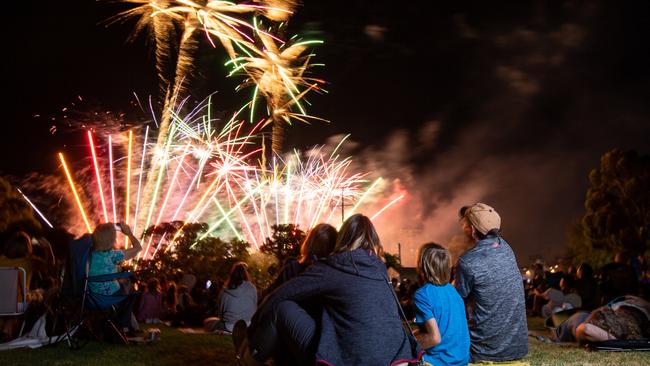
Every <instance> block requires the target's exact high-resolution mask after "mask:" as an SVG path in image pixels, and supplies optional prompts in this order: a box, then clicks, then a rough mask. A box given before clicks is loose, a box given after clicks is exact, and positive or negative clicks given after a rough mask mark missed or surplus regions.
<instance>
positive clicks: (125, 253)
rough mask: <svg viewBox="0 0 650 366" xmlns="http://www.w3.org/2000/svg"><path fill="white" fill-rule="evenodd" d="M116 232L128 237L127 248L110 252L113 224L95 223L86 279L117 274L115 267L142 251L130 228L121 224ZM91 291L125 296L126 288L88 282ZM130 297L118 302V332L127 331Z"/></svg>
mask: <svg viewBox="0 0 650 366" xmlns="http://www.w3.org/2000/svg"><path fill="white" fill-rule="evenodd" d="M117 227H119V228H120V231H121V232H122V233H123V234H124V235H126V236H127V237H128V238H129V242H130V243H131V248H129V249H126V250H114V249H113V248H114V246H115V239H116V235H117V234H116V232H117V231H116V225H115V224H113V223H106V224H99V225H97V227H96V228H95V231H93V235H92V237H93V252H92V255H91V259H90V269H89V271H88V276H89V277H92V276H99V275H105V274H111V273H117V272H119V268H118V264H120V263H122V262H124V261H126V260H129V259H132V258H135V256H136V255H138V253H139V252H140V251H141V250H142V246H141V245H140V241H139V240H138V239H137V238H136V237H135V236H134V235H133V233H132V232H131V228H130V227H129V226H128V225H127V224H125V223H120V224H119V225H117ZM88 286H89V288H90V291H91V292H94V293H96V294H100V295H108V296H110V295H116V294H128V293H129V287H130V286H127V285H121V284H120V282H118V281H117V280H112V281H106V282H89V283H88ZM133 304H134V297H131V296H130V297H127V298H126V299H125V300H123V301H122V302H121V303H120V307H119V309H118V317H119V326H120V327H122V330H124V331H129V330H130V329H131V315H132V314H133Z"/></svg>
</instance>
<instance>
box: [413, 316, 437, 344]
mask: <svg viewBox="0 0 650 366" xmlns="http://www.w3.org/2000/svg"><path fill="white" fill-rule="evenodd" d="M424 326H425V327H426V329H427V332H426V333H418V337H417V338H418V342H419V343H420V346H422V348H423V349H429V348H431V347H433V346H437V345H439V344H440V341H441V339H440V330H439V329H438V322H436V319H435V318H431V319H429V320H427V321H426V322H424Z"/></svg>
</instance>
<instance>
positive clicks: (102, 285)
mask: <svg viewBox="0 0 650 366" xmlns="http://www.w3.org/2000/svg"><path fill="white" fill-rule="evenodd" d="M123 260H124V251H122V250H109V251H105V252H93V253H92V257H91V259H90V270H89V271H88V276H99V275H105V274H109V273H117V272H118V271H117V264H118V263H120V262H122V261H123ZM88 286H90V290H91V291H92V292H94V293H96V294H101V295H112V294H114V293H116V292H117V291H119V290H120V284H119V283H118V282H117V281H116V280H113V281H106V282H89V283H88Z"/></svg>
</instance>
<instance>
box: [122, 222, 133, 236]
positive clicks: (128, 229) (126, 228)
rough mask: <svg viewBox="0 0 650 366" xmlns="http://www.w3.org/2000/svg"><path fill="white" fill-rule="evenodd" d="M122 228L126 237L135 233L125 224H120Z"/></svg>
mask: <svg viewBox="0 0 650 366" xmlns="http://www.w3.org/2000/svg"><path fill="white" fill-rule="evenodd" d="M119 225H120V228H121V229H122V233H124V235H126V236H132V235H133V232H132V231H131V228H130V227H129V225H127V224H126V223H125V222H120V224H119Z"/></svg>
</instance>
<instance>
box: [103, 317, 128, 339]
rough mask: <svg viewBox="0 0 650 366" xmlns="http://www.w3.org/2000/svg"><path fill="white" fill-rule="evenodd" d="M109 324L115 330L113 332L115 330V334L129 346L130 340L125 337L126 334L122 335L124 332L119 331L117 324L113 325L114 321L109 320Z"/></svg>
mask: <svg viewBox="0 0 650 366" xmlns="http://www.w3.org/2000/svg"><path fill="white" fill-rule="evenodd" d="M107 322H108V324H109V325H110V326H111V328H113V330H114V331H115V332H116V333H117V334H118V335H119V336H120V338H121V339H122V342H124V344H129V340H128V339H126V336H125V335H124V333H122V331H121V330H119V329H118V328H117V327H116V326H115V323H113V321H112V320H110V319H108V320H107Z"/></svg>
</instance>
